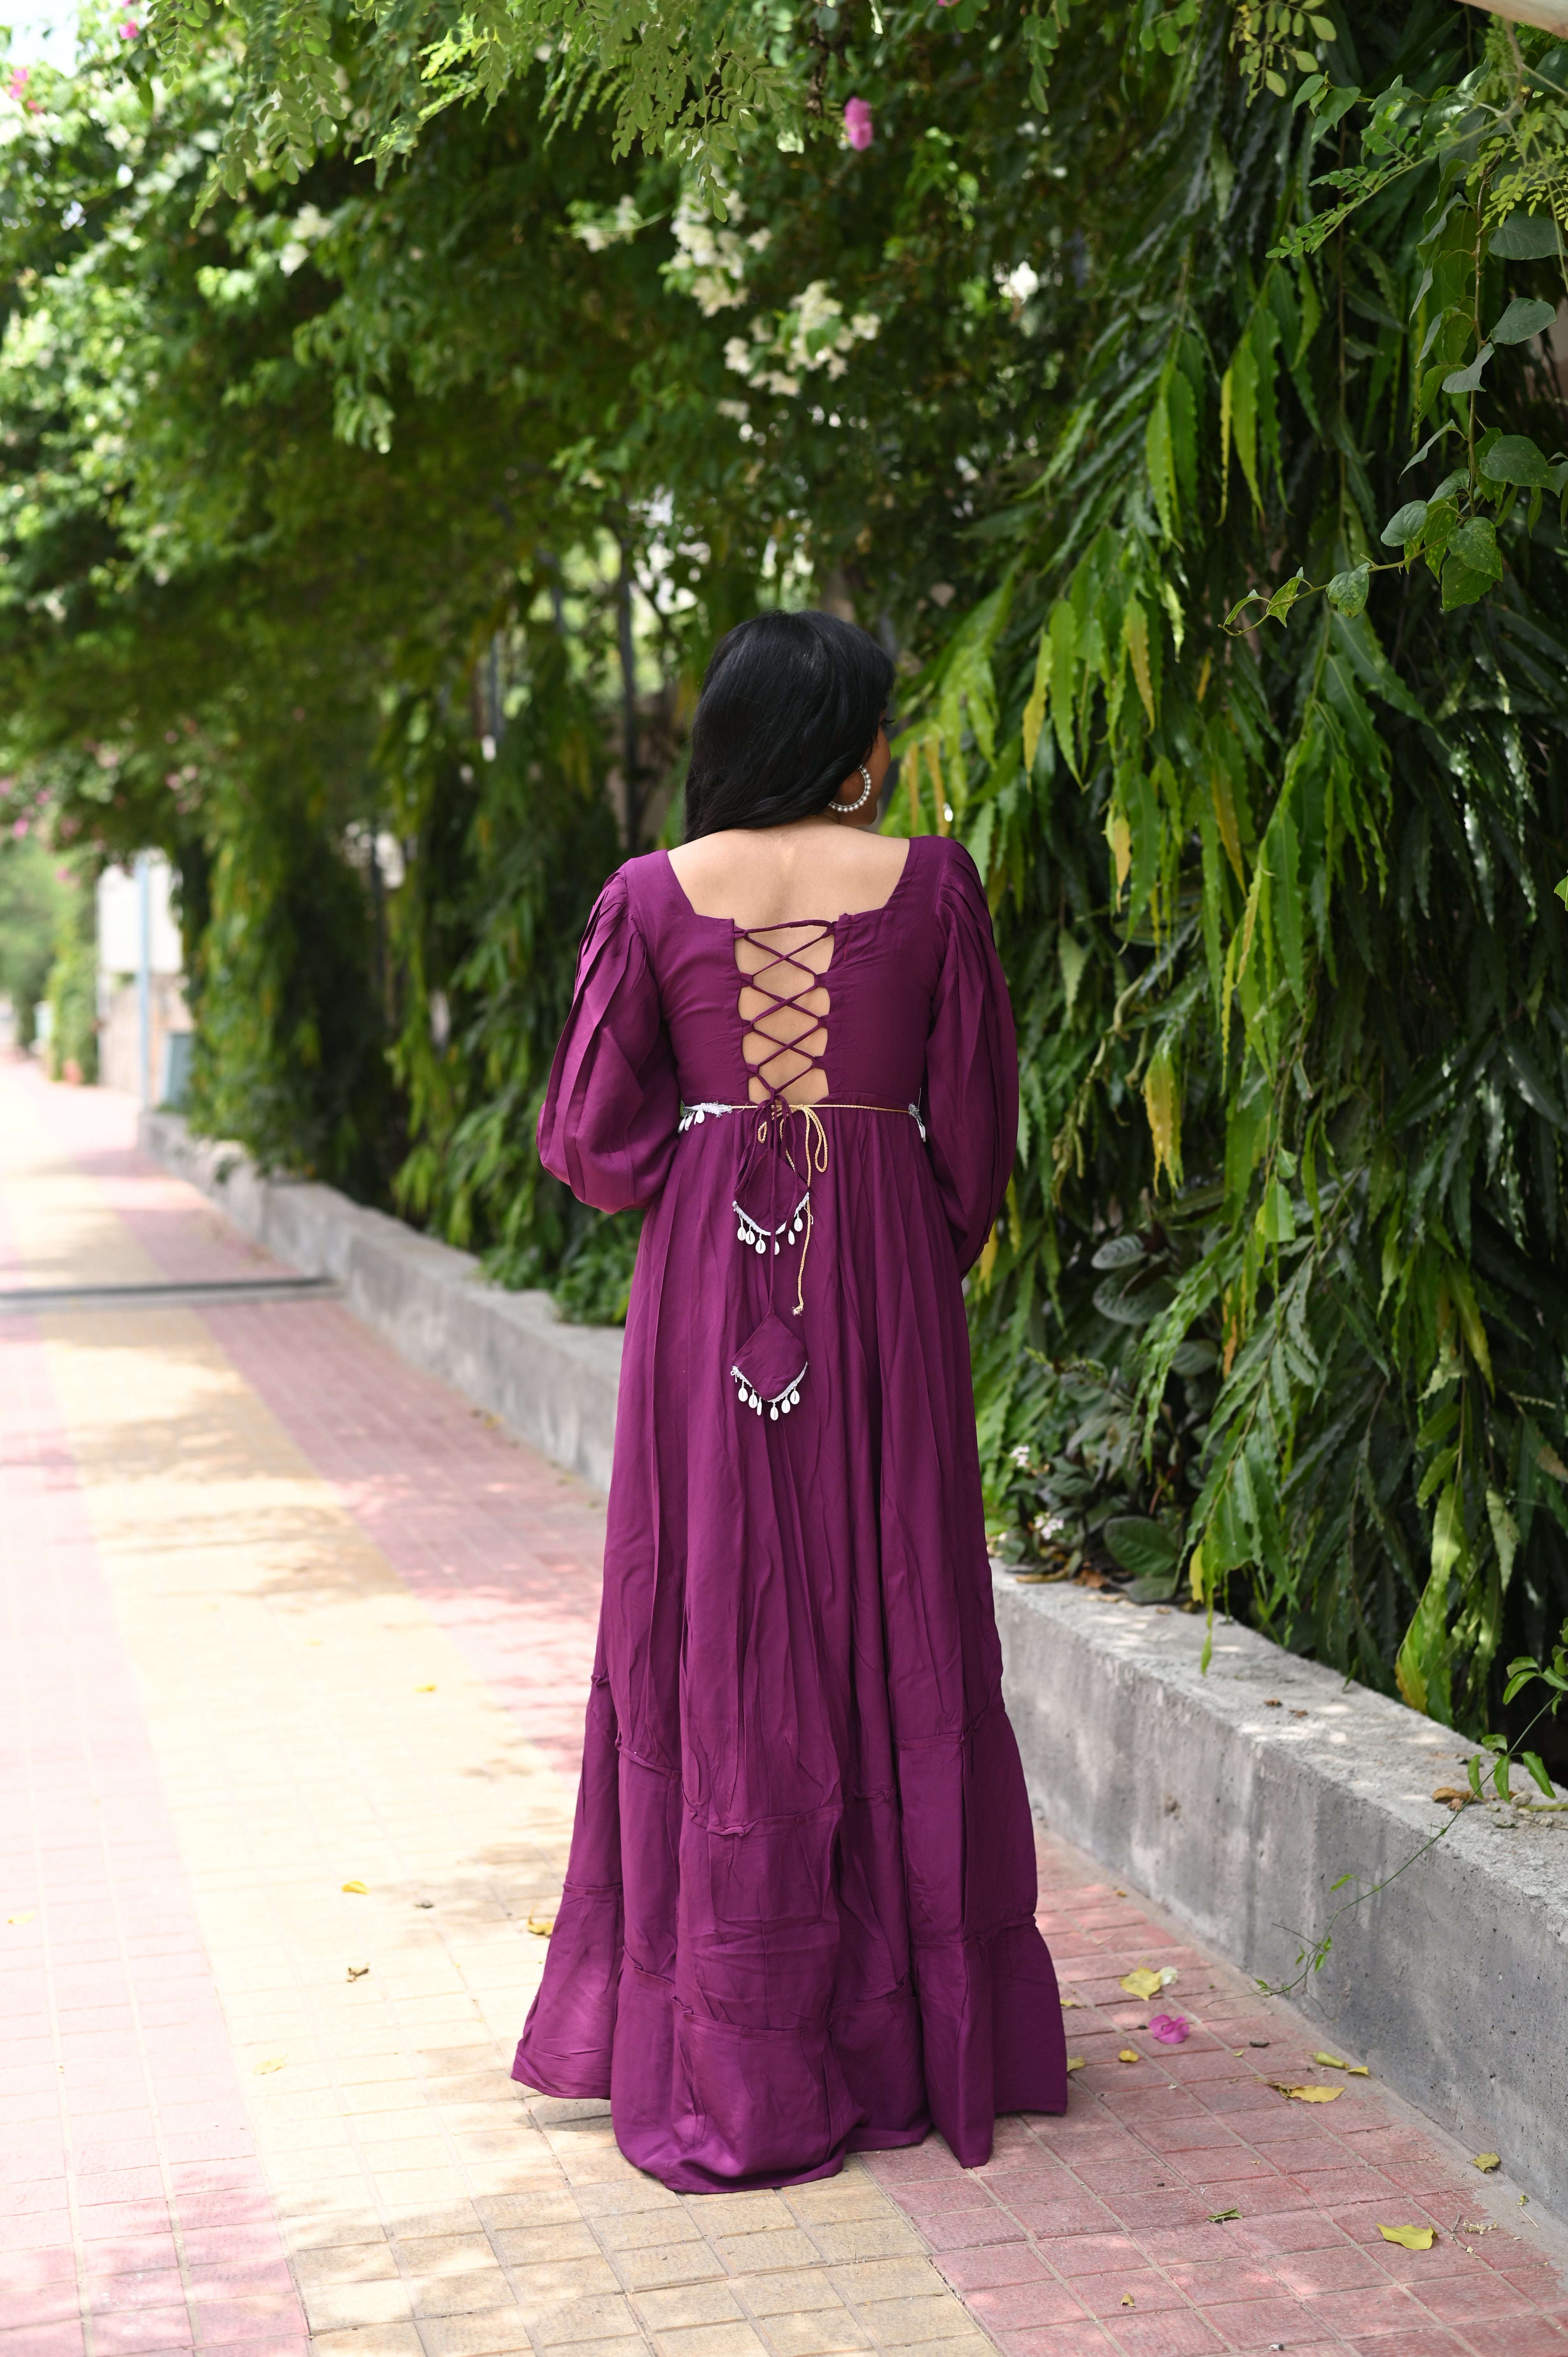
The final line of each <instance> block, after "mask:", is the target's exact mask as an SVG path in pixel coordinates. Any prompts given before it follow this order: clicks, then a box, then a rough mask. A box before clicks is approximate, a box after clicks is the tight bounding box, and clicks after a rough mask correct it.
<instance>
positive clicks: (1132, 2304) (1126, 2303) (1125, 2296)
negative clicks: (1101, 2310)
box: [1122, 2291, 1138, 2308]
mask: <svg viewBox="0 0 1568 2357" xmlns="http://www.w3.org/2000/svg"><path fill="white" fill-rule="evenodd" d="M1137 2305H1138V2303H1137V2301H1136V2300H1135V2299H1134V2298H1133V2295H1132V2293H1131V2292H1130V2291H1124V2292H1123V2293H1122V2307H1123V2308H1136V2307H1137Z"/></svg>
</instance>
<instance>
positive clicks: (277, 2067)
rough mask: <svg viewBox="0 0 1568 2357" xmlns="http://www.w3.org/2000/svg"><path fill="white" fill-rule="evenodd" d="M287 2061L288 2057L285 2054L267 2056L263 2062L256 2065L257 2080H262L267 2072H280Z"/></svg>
mask: <svg viewBox="0 0 1568 2357" xmlns="http://www.w3.org/2000/svg"><path fill="white" fill-rule="evenodd" d="M286 2061H288V2056H287V2055H286V2054H269V2055H268V2056H267V2059H266V2061H264V2062H258V2063H257V2065H256V2076H257V2078H258V2079H264V2078H265V2077H266V2075H267V2072H269V2071H281V2070H282V2069H283V2067H284V2065H285V2062H286Z"/></svg>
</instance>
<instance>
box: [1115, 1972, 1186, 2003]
mask: <svg viewBox="0 0 1568 2357" xmlns="http://www.w3.org/2000/svg"><path fill="white" fill-rule="evenodd" d="M1175 1978H1176V1973H1175V1971H1174V1970H1173V1968H1172V1967H1171V1966H1170V1965H1169V1964H1166V1965H1165V1967H1164V1969H1163V1970H1162V1971H1160V1972H1153V1971H1151V1969H1150V1967H1149V1966H1148V1965H1147V1964H1139V1965H1137V1966H1136V1967H1135V1968H1134V1969H1133V1971H1132V1972H1130V1973H1123V1974H1122V1979H1121V1982H1120V1984H1119V1986H1121V1987H1122V1988H1124V1989H1125V1990H1126V1992H1127V1994H1128V1996H1141V1997H1151V1996H1158V1995H1159V1993H1160V1991H1161V1990H1162V1989H1163V1988H1169V1986H1170V1985H1171V1983H1172V1981H1174V1980H1175Z"/></svg>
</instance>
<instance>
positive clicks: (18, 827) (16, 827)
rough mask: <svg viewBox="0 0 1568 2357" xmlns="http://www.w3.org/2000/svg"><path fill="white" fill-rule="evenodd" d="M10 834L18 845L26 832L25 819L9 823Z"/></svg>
mask: <svg viewBox="0 0 1568 2357" xmlns="http://www.w3.org/2000/svg"><path fill="white" fill-rule="evenodd" d="M11 832H12V834H14V835H15V836H16V840H17V842H18V843H20V842H21V840H22V837H23V836H24V835H25V834H27V820H26V819H25V818H17V819H13V820H12V822H11Z"/></svg>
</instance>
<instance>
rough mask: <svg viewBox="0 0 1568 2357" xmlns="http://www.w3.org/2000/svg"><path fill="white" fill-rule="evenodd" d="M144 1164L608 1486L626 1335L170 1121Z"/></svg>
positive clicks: (147, 1119) (399, 1347) (145, 1125)
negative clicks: (176, 1180)
mask: <svg viewBox="0 0 1568 2357" xmlns="http://www.w3.org/2000/svg"><path fill="white" fill-rule="evenodd" d="M137 1140H138V1143H139V1144H140V1146H141V1148H142V1151H143V1153H144V1154H146V1155H148V1156H150V1157H151V1158H152V1159H153V1160H154V1161H155V1162H158V1163H161V1164H162V1166H163V1168H165V1169H166V1170H172V1171H174V1172H175V1173H177V1176H178V1177H180V1178H181V1179H188V1181H189V1182H190V1184H191V1185H192V1186H194V1187H199V1189H201V1192H202V1193H203V1194H204V1195H208V1196H210V1198H211V1199H212V1200H213V1201H214V1202H215V1203H218V1204H220V1205H221V1207H222V1209H223V1210H224V1211H226V1212H227V1213H228V1214H229V1217H230V1218H231V1220H232V1221H233V1222H234V1224H235V1226H236V1227H238V1228H240V1229H241V1230H242V1231H243V1232H244V1233H245V1234H246V1235H248V1236H251V1237H252V1238H253V1239H254V1241H255V1242H256V1243H260V1244H263V1245H265V1247H266V1249H267V1250H268V1251H269V1252H270V1253H272V1254H274V1255H275V1256H276V1258H277V1259H279V1260H281V1261H285V1262H287V1263H288V1264H289V1265H290V1266H291V1267H294V1268H297V1269H299V1270H301V1271H303V1272H304V1273H305V1274H306V1275H309V1276H330V1277H334V1278H336V1279H337V1281H338V1284H339V1285H340V1286H342V1288H343V1296H344V1298H345V1300H346V1301H347V1303H348V1305H349V1308H350V1309H351V1310H352V1311H353V1312H354V1315H355V1316H356V1317H357V1318H360V1319H362V1320H363V1322H364V1324H366V1325H367V1326H370V1327H371V1328H373V1329H374V1330H375V1331H376V1332H377V1333H378V1334H381V1335H384V1336H385V1338H386V1340H388V1341H389V1342H391V1344H392V1347H393V1349H394V1350H396V1351H398V1352H399V1353H400V1354H401V1355H402V1356H403V1358H405V1359H406V1360H407V1361H409V1363H410V1365H411V1366H415V1367H418V1368H420V1369H422V1370H423V1371H424V1373H426V1374H431V1375H437V1376H439V1377H440V1378H441V1380H442V1381H443V1382H444V1383H450V1384H451V1385H452V1386H453V1388H454V1390H456V1391H459V1392H461V1393H462V1394H463V1395H464V1397H465V1398H466V1399H470V1400H472V1401H473V1402H474V1403H475V1405H477V1406H479V1407H482V1408H486V1409H488V1410H489V1413H490V1414H491V1415H499V1417H500V1418H501V1420H502V1421H503V1423H505V1424H508V1425H510V1427H511V1429H512V1430H513V1431H514V1432H516V1433H518V1434H520V1435H521V1437H522V1438H523V1439H524V1440H528V1441H532V1444H533V1446H534V1447H535V1448H540V1449H542V1450H543V1452H544V1454H545V1455H546V1456H547V1457H552V1458H554V1459H555V1462H556V1463H557V1464H558V1465H564V1466H566V1467H568V1468H569V1469H570V1470H571V1471H572V1472H574V1473H580V1474H581V1475H582V1477H583V1479H584V1480H585V1481H591V1482H592V1483H593V1484H594V1486H595V1488H596V1489H599V1490H607V1489H608V1487H609V1480H610V1458H611V1452H612V1449H613V1447H614V1442H615V1419H616V1393H617V1388H618V1383H619V1381H620V1353H621V1338H620V1335H619V1333H618V1332H617V1331H615V1330H614V1329H610V1328H601V1327H588V1326H566V1325H564V1324H563V1323H562V1322H561V1318H560V1317H559V1314H558V1312H557V1310H556V1308H555V1305H554V1303H553V1301H552V1300H551V1298H550V1297H549V1295H548V1294H547V1293H504V1292H502V1291H500V1290H499V1288H498V1287H497V1286H490V1285H487V1284H485V1283H484V1281H483V1280H482V1279H481V1277H480V1276H479V1274H478V1267H479V1264H478V1261H477V1260H476V1259H475V1258H474V1256H473V1254H471V1253H461V1252H455V1251H454V1250H453V1249H452V1247H451V1245H450V1244H443V1243H436V1242H435V1240H434V1239H433V1238H432V1237H429V1236H422V1235H418V1234H416V1233H415V1232H414V1231H413V1229H412V1228H408V1227H405V1226H404V1225H403V1222H402V1221H401V1220H392V1219H388V1218H387V1216H386V1215H385V1213H384V1212H381V1211H365V1210H364V1209H362V1208H361V1206H360V1204H358V1203H351V1202H350V1201H349V1199H348V1197H347V1196H346V1195H339V1194H338V1193H337V1192H336V1190H335V1189H333V1188H331V1187H317V1186H314V1185H312V1184H310V1183H308V1182H307V1181H305V1180H300V1179H263V1177H262V1175H261V1173H260V1172H259V1171H258V1170H257V1169H256V1168H255V1165H254V1164H253V1163H252V1161H251V1160H250V1158H249V1157H248V1156H247V1155H246V1154H245V1153H244V1152H243V1151H242V1148H241V1147H239V1146H230V1145H214V1144H211V1143H209V1142H208V1141H206V1140H204V1139H200V1138H194V1137H192V1136H191V1135H190V1133H189V1131H188V1128H187V1127H186V1125H185V1123H184V1121H183V1120H182V1119H181V1118H180V1116H179V1115H178V1114H167V1113H144V1114H142V1115H141V1116H140V1118H139V1121H138V1123H137Z"/></svg>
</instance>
